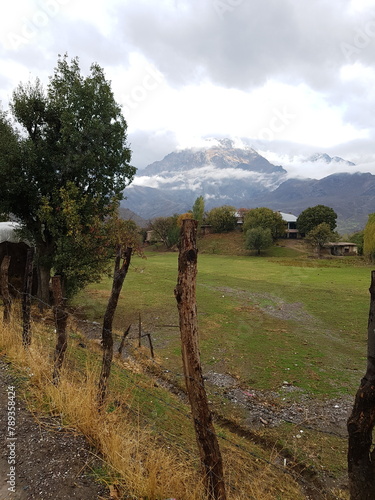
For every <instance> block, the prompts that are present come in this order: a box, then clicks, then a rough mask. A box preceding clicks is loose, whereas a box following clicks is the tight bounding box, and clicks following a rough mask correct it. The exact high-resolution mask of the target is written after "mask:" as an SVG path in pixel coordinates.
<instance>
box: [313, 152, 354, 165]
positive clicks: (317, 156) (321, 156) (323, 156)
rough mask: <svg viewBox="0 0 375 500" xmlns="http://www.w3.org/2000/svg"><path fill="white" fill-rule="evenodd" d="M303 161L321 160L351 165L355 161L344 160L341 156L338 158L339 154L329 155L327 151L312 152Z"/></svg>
mask: <svg viewBox="0 0 375 500" xmlns="http://www.w3.org/2000/svg"><path fill="white" fill-rule="evenodd" d="M304 161H305V162H322V161H324V163H327V164H329V163H344V164H345V165H350V166H352V167H354V166H355V163H353V162H351V161H348V160H344V159H343V158H340V156H329V155H328V154H327V153H314V154H313V155H311V156H309V157H308V158H307V159H306V160H304Z"/></svg>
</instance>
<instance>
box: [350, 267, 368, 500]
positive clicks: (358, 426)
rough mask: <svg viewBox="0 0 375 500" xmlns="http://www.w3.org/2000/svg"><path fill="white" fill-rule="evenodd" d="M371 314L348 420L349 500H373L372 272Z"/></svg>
mask: <svg viewBox="0 0 375 500" xmlns="http://www.w3.org/2000/svg"><path fill="white" fill-rule="evenodd" d="M370 295H371V297H370V311H369V317H368V327H367V335H368V338H367V370H366V374H365V376H364V377H363V379H362V380H361V384H360V387H359V389H358V391H357V394H356V397H355V402H354V406H353V410H352V413H351V415H350V417H349V419H348V433H349V446H348V473H349V491H350V499H351V500H373V499H374V498H375V450H374V449H373V445H372V431H373V429H374V425H375V271H372V272H371V285H370Z"/></svg>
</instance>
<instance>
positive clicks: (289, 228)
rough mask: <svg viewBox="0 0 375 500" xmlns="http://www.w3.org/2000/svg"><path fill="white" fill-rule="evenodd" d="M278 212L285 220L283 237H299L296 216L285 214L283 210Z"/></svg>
mask: <svg viewBox="0 0 375 500" xmlns="http://www.w3.org/2000/svg"><path fill="white" fill-rule="evenodd" d="M279 214H280V215H281V217H282V218H283V221H284V222H285V238H294V239H296V238H300V234H299V232H298V229H297V217H296V216H295V215H293V214H287V213H284V212H279Z"/></svg>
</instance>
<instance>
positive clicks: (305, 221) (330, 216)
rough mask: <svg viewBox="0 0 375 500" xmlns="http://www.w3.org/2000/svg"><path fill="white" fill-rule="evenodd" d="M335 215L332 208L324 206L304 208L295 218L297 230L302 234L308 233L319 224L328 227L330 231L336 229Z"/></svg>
mask: <svg viewBox="0 0 375 500" xmlns="http://www.w3.org/2000/svg"><path fill="white" fill-rule="evenodd" d="M336 220H337V214H336V212H335V211H334V210H333V208H330V207H326V206H325V205H316V206H315V207H309V208H306V210H304V211H303V212H301V213H300V215H299V217H298V218H297V228H298V231H299V232H300V233H302V234H307V233H309V232H310V231H311V230H312V229H314V228H315V227H316V226H318V225H319V224H321V223H323V222H325V223H326V224H328V225H329V227H330V229H331V231H334V229H335V227H336V225H337V224H336Z"/></svg>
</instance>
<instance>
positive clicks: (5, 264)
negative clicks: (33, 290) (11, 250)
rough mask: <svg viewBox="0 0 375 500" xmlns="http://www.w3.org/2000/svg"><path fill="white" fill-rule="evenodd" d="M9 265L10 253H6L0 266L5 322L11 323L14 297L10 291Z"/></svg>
mask: <svg viewBox="0 0 375 500" xmlns="http://www.w3.org/2000/svg"><path fill="white" fill-rule="evenodd" d="M9 265H10V255H4V257H3V261H2V263H1V267H0V284H1V295H2V298H3V304H4V313H3V321H4V323H10V313H11V309H12V297H11V296H10V293H9Z"/></svg>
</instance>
